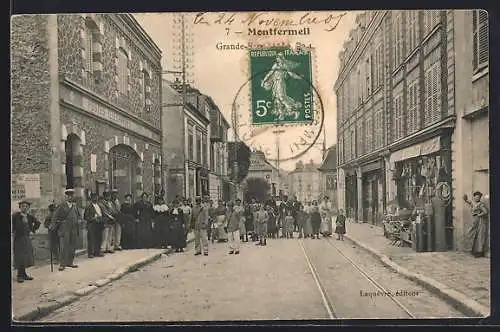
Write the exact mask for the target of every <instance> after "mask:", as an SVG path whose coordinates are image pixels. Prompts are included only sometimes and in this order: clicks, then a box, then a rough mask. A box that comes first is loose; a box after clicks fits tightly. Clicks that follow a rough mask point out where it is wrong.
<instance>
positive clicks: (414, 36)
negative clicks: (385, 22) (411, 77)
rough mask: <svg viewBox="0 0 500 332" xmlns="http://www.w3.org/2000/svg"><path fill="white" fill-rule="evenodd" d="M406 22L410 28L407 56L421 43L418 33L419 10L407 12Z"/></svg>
mask: <svg viewBox="0 0 500 332" xmlns="http://www.w3.org/2000/svg"><path fill="white" fill-rule="evenodd" d="M406 15H407V16H406V17H407V18H406V22H407V28H408V37H407V41H408V45H407V52H406V53H407V55H410V53H411V52H413V50H414V49H415V48H416V47H417V45H418V43H419V38H418V33H419V20H418V16H419V11H418V10H409V11H407V12H406Z"/></svg>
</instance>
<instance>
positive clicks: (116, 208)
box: [111, 189, 123, 250]
mask: <svg viewBox="0 0 500 332" xmlns="http://www.w3.org/2000/svg"><path fill="white" fill-rule="evenodd" d="M111 203H113V213H114V217H115V225H114V230H113V249H114V250H122V246H121V242H122V222H123V221H122V218H121V213H120V210H121V204H120V200H119V199H118V190H117V189H113V190H112V191H111Z"/></svg>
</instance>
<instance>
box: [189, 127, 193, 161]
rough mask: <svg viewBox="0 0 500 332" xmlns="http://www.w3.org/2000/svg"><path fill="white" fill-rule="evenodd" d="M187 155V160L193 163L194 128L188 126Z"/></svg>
mask: <svg viewBox="0 0 500 332" xmlns="http://www.w3.org/2000/svg"><path fill="white" fill-rule="evenodd" d="M188 154H189V160H193V161H194V128H193V126H189V128H188Z"/></svg>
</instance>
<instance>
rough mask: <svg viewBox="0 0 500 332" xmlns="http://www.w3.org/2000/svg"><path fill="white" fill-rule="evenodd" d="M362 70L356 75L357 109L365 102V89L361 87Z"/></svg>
mask: <svg viewBox="0 0 500 332" xmlns="http://www.w3.org/2000/svg"><path fill="white" fill-rule="evenodd" d="M361 82H362V81H361V70H360V69H358V72H357V74H356V104H355V105H356V107H358V106H359V105H360V104H361V103H362V101H363V88H362V86H361Z"/></svg>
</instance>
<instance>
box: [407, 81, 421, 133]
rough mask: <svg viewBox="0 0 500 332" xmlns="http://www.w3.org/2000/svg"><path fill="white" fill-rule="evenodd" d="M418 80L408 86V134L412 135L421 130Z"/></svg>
mask: <svg viewBox="0 0 500 332" xmlns="http://www.w3.org/2000/svg"><path fill="white" fill-rule="evenodd" d="M418 82H419V81H418V80H415V81H413V82H411V83H410V84H409V85H408V114H407V120H408V134H412V133H414V132H416V131H418V130H419V129H420V103H419V99H420V98H419V96H420V89H419V85H418Z"/></svg>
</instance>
